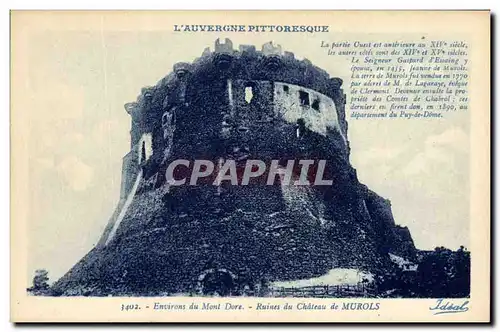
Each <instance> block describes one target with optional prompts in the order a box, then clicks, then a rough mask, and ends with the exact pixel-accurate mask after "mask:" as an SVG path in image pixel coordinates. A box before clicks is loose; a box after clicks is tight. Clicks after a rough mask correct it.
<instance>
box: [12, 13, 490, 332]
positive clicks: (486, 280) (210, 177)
mask: <svg viewBox="0 0 500 332" xmlns="http://www.w3.org/2000/svg"><path fill="white" fill-rule="evenodd" d="M11 128H12V131H11V176H12V179H11V195H12V210H11V211H12V216H11V239H12V242H11V243H12V247H11V320H12V321H14V322H489V320H490V13H489V12H488V11H387V12H386V11H375V12H370V11H352V12H351V11H339V12H335V11H230V12H227V11H226V12H223V11H170V12H169V11H139V12H133V11H129V12H127V11H116V12H114V11H39V12H38V11H13V12H12V13H11Z"/></svg>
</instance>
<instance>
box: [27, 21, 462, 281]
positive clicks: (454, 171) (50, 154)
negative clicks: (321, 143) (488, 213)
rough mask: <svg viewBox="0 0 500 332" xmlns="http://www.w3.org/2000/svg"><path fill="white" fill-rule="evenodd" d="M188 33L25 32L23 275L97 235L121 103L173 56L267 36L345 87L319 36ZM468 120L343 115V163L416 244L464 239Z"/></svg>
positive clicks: (57, 263)
mask: <svg viewBox="0 0 500 332" xmlns="http://www.w3.org/2000/svg"><path fill="white" fill-rule="evenodd" d="M109 29H110V28H109V27H108V30H106V31H109ZM192 36H193V38H192V39H190V42H189V45H186V38H185V35H180V34H177V35H175V34H171V33H169V32H168V31H167V32H165V31H157V32H104V33H101V32H99V31H72V32H43V33H40V34H38V35H35V36H33V37H32V39H31V40H30V44H29V45H30V52H29V53H30V61H29V73H30V77H29V82H28V84H27V86H28V88H27V92H26V98H27V105H28V107H29V112H31V116H30V119H31V123H30V124H27V125H30V126H31V128H32V131H31V133H32V135H31V137H30V146H29V148H30V157H31V163H30V174H29V181H30V187H31V190H32V192H31V200H30V204H29V208H30V221H29V228H30V231H31V233H30V235H31V236H30V257H29V267H30V271H28V273H29V275H30V276H31V275H32V273H33V270H35V269H37V268H45V269H48V270H49V275H50V277H51V279H52V280H55V279H57V278H59V277H60V276H61V275H62V274H64V273H65V272H66V271H67V270H69V268H71V266H73V265H74V264H75V263H76V262H77V261H78V260H79V259H80V258H81V257H83V256H84V255H85V254H86V253H87V252H88V251H89V250H90V249H91V248H92V246H93V245H94V244H95V243H96V242H97V240H98V239H99V237H100V236H101V234H102V231H103V230H104V227H105V225H106V223H107V222H108V219H109V217H110V216H111V214H112V212H113V210H114V208H115V206H116V203H117V201H118V198H119V190H120V181H121V158H122V157H123V156H124V155H125V154H126V153H127V152H128V150H129V144H130V142H129V139H130V138H129V137H130V136H129V130H130V119H129V116H128V115H127V114H126V112H125V110H124V109H123V104H125V103H126V102H130V101H134V100H135V99H136V97H137V95H138V94H139V92H140V89H141V88H142V87H143V86H146V85H154V84H155V83H156V82H157V81H158V80H159V79H161V78H162V77H163V76H165V75H166V74H168V73H169V72H170V71H171V69H172V65H173V64H174V63H175V62H177V61H192V60H193V59H194V58H195V57H197V56H199V55H201V53H202V51H203V49H204V48H205V47H207V46H210V47H211V48H212V49H213V41H214V40H215V39H216V38H217V37H221V38H224V37H226V36H229V37H230V38H231V39H232V40H233V43H234V45H235V47H237V46H238V45H239V44H240V43H243V44H254V45H257V47H259V46H260V45H261V44H263V43H265V42H267V41H269V40H273V39H274V40H275V42H276V43H278V44H281V45H282V47H283V50H287V51H291V52H294V53H295V54H296V57H299V58H303V57H306V58H308V59H309V60H311V61H312V62H313V63H314V64H315V65H317V66H319V67H321V68H323V69H325V70H327V71H328V72H329V73H330V74H331V75H335V76H338V77H341V78H343V79H344V86H346V87H348V86H349V76H350V72H349V64H348V62H347V61H346V60H345V59H337V58H334V57H328V56H326V54H325V53H324V51H323V50H321V49H320V48H319V45H320V41H321V38H320V36H318V35H315V36H311V35H297V36H294V37H293V39H292V38H288V39H286V40H284V39H283V38H284V37H283V36H285V35H283V34H282V35H271V34H257V35H252V36H245V35H234V34H227V35H223V36H216V35H213V34H212V35H192ZM331 36H332V35H330V40H331V39H332V37H331ZM351 37H352V36H351ZM394 38H395V36H386V39H387V41H390V40H393V39H394ZM375 39H380V38H375ZM468 116H469V114H467V113H463V114H457V115H455V116H448V117H446V118H444V119H433V120H415V121H409V120H387V119H382V120H380V119H379V120H373V119H369V120H367V119H364V120H350V119H348V120H349V133H348V138H349V140H350V142H351V149H352V155H351V161H352V164H353V166H354V167H355V168H356V169H357V172H358V177H359V179H360V181H361V182H363V183H365V184H366V185H368V186H369V187H370V188H371V189H372V190H374V191H376V192H377V193H378V194H380V195H382V196H384V197H386V198H388V199H390V200H391V201H392V204H393V213H394V217H395V220H396V223H398V224H401V225H406V226H408V227H409V228H410V231H411V233H412V236H413V239H414V241H415V244H416V245H417V247H419V248H421V249H431V248H434V247H436V246H441V245H443V246H446V247H449V248H452V249H456V248H458V247H459V246H460V245H465V246H468V244H469V203H468V197H469V158H468V151H469V145H468V144H469V143H468V142H469V135H468Z"/></svg>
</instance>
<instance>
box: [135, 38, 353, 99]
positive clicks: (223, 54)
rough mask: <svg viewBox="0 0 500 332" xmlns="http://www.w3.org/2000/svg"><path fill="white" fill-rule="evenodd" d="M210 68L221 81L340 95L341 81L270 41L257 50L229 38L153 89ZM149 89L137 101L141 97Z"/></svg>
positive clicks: (178, 67) (176, 66)
mask: <svg viewBox="0 0 500 332" xmlns="http://www.w3.org/2000/svg"><path fill="white" fill-rule="evenodd" d="M209 69H212V70H216V71H218V72H219V73H220V75H221V76H224V78H230V77H235V78H236V77H237V78H245V79H248V80H269V81H276V82H283V83H290V84H295V85H300V86H303V87H305V88H308V89H312V90H315V91H318V92H320V93H322V94H324V95H327V96H329V97H331V98H332V99H336V98H338V97H339V96H342V94H343V92H342V89H341V87H342V80H341V79H340V78H337V77H332V76H330V75H329V74H328V73H327V72H326V71H325V70H323V69H321V68H319V67H317V66H315V65H313V64H312V63H311V61H309V60H308V59H303V60H299V59H296V58H295V55H294V53H292V52H288V51H284V50H283V49H282V47H281V45H279V44H274V43H273V42H272V41H270V42H267V43H265V44H263V45H262V46H261V47H260V50H258V49H257V47H256V46H254V45H244V44H242V45H239V47H238V49H235V48H234V46H233V42H232V41H231V40H230V39H229V38H225V39H224V41H221V40H220V39H217V40H215V43H214V49H213V50H211V49H210V48H209V47H207V48H205V49H204V50H203V52H202V54H201V56H200V57H199V58H197V59H195V60H194V61H193V62H192V63H186V62H178V63H176V64H174V65H173V68H172V72H171V73H169V74H168V75H166V76H165V77H164V78H163V79H161V80H160V81H159V82H158V83H157V84H156V85H155V87H152V89H153V90H154V89H159V88H161V89H165V88H166V89H167V90H169V89H172V87H174V86H176V84H177V82H178V81H179V80H183V79H184V78H185V76H186V75H187V74H192V75H197V74H199V73H204V72H206V71H207V70H209ZM148 91H150V90H149V89H147V90H146V91H143V92H142V93H141V95H140V96H139V98H144V97H145V95H147V93H148Z"/></svg>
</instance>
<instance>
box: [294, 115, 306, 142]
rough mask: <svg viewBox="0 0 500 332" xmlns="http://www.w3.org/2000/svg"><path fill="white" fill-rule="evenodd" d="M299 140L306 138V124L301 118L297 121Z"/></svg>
mask: <svg viewBox="0 0 500 332" xmlns="http://www.w3.org/2000/svg"><path fill="white" fill-rule="evenodd" d="M296 127H297V138H301V137H302V136H304V133H305V132H306V122H305V121H304V119H302V118H300V119H297V126H296Z"/></svg>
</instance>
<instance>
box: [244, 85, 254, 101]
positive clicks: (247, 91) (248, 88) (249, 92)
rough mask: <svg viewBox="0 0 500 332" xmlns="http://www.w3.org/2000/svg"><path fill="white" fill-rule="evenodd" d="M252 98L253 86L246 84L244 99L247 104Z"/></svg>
mask: <svg viewBox="0 0 500 332" xmlns="http://www.w3.org/2000/svg"><path fill="white" fill-rule="evenodd" d="M252 99H253V88H252V86H246V87H245V101H246V102H247V104H250V103H251V102H252Z"/></svg>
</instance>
